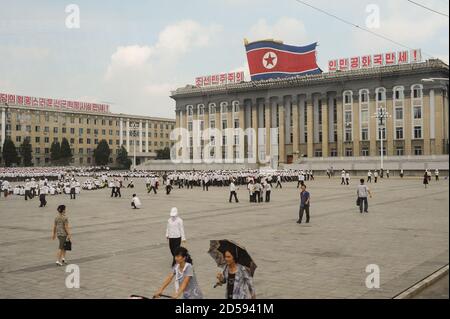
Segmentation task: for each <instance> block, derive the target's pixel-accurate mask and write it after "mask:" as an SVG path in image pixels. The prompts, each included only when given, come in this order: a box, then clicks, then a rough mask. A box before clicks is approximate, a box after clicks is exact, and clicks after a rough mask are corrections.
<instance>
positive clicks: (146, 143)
mask: <svg viewBox="0 0 450 319" xmlns="http://www.w3.org/2000/svg"><path fill="white" fill-rule="evenodd" d="M177 113H178V112H177ZM179 121H180V120H179V118H178V116H176V122H177V127H178V123H179ZM145 151H146V152H147V153H149V152H150V147H149V146H148V121H145Z"/></svg>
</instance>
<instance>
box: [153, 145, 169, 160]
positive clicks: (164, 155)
mask: <svg viewBox="0 0 450 319" xmlns="http://www.w3.org/2000/svg"><path fill="white" fill-rule="evenodd" d="M156 159H159V160H162V159H170V148H168V147H166V148H164V149H162V150H156Z"/></svg>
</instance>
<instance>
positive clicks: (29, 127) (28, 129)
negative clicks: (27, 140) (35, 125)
mask: <svg viewBox="0 0 450 319" xmlns="http://www.w3.org/2000/svg"><path fill="white" fill-rule="evenodd" d="M26 131H27V132H28V133H31V125H27V127H26Z"/></svg>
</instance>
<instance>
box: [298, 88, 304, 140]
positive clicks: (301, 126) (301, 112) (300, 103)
mask: <svg viewBox="0 0 450 319" xmlns="http://www.w3.org/2000/svg"><path fill="white" fill-rule="evenodd" d="M305 101H306V97H305V96H303V95H302V96H300V97H299V100H298V113H299V122H300V123H299V130H300V144H305V143H306V140H305V103H306V102H305Z"/></svg>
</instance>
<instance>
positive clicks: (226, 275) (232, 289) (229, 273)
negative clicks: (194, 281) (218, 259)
mask: <svg viewBox="0 0 450 319" xmlns="http://www.w3.org/2000/svg"><path fill="white" fill-rule="evenodd" d="M223 255H224V258H225V262H226V263H227V264H226V266H225V268H224V270H223V272H221V273H218V274H217V275H216V278H217V280H218V285H223V284H225V285H226V290H225V298H226V299H255V298H256V292H255V287H254V286H253V278H252V276H251V274H250V271H249V270H248V269H247V268H245V267H244V266H242V265H241V264H239V263H237V262H236V260H237V259H238V258H237V253H236V252H235V251H234V250H233V249H229V250H227V251H225V253H224V254H223Z"/></svg>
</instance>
